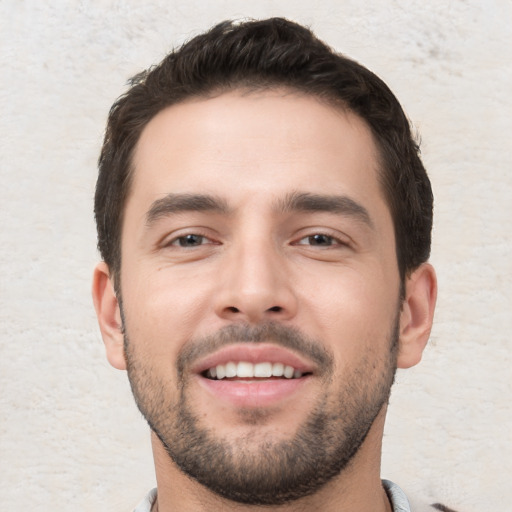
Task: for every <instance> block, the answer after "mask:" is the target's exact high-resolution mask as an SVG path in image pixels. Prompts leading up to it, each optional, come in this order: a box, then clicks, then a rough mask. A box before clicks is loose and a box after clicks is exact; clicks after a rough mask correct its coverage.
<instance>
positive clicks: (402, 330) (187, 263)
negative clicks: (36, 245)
mask: <svg viewBox="0 0 512 512" xmlns="http://www.w3.org/2000/svg"><path fill="white" fill-rule="evenodd" d="M377 160H378V159H377V150H376V148H375V144H374V141H373V139H372V135H371V133H370V131H369V129H368V128H367V127H366V125H365V124H364V122H363V121H361V120H360V119H359V118H358V117H356V116H354V115H353V114H351V113H348V112H345V111H342V110H336V109H333V108H332V107H331V106H328V105H326V104H323V103H321V102H320V101H318V100H316V99H315V98H312V97H307V96H304V95H299V94H297V93H293V92H291V91H284V90H276V91H266V92H258V93H254V92H253V93H245V92H242V91H234V92H230V93H225V94H221V95H219V96H217V97H214V98H211V99H197V100H193V101H192V100H190V101H187V102H184V103H182V104H179V105H175V106H172V107H170V108H168V109H166V110H164V111H162V112H161V113H159V114H158V115H157V116H156V117H155V118H154V119H153V120H152V121H151V122H150V123H149V124H148V126H147V127H146V128H145V130H144V131H143V133H142V136H141V139H140V141H139V143H138V146H137V149H136V152H135V158H134V167H135V176H134V181H133V185H132V190H131V194H130V195H129V198H128V201H127V204H126V208H125V217H124V222H123V229H122V248H121V249H122V266H121V286H120V288H121V291H122V312H123V314H122V315H121V309H120V304H119V301H118V299H117V297H116V296H115V293H114V287H113V283H112V282H111V281H110V279H109V272H108V268H107V267H106V265H105V264H103V263H102V264H99V265H98V267H97V268H96V271H95V276H94V284H93V297H94V301H95V306H96V310H97V313H98V318H99V322H100V328H101V330H102V334H103V338H104V341H105V344H106V348H107V356H108V358H109V361H110V362H111V364H112V365H113V366H115V367H116V368H119V369H126V368H127V366H128V372H129V377H130V382H131V384H132V389H133V391H134V395H135V398H136V400H137V402H138V405H139V408H140V409H141V410H142V411H143V412H144V413H145V415H146V418H147V419H148V421H149V423H150V425H152V427H153V429H154V430H155V431H156V432H157V433H158V435H155V434H153V449H154V456H155V465H156V471H157V481H158V488H159V498H158V500H159V509H160V510H161V511H170V510H206V509H210V508H211V507H222V510H231V509H233V510H245V509H247V510H252V509H254V508H255V507H256V508H257V504H258V503H259V504H263V503H265V501H264V500H263V499H262V498H261V496H260V497H259V498H258V499H259V501H258V499H256V500H254V497H253V498H252V501H250V500H249V499H248V498H247V497H246V498H244V499H240V501H243V502H245V503H246V505H242V504H241V503H237V502H234V501H233V500H234V499H236V498H234V497H233V496H230V495H226V494H224V495H223V493H222V492H221V491H219V489H214V488H213V487H212V485H211V484H209V483H208V482H206V480H207V476H208V473H209V472H208V471H205V474H206V476H204V475H203V476H201V477H198V476H197V475H195V476H194V475H193V476H194V478H195V479H194V478H192V479H191V478H190V477H189V476H187V475H186V474H185V473H184V472H183V471H182V469H184V470H185V471H187V469H186V468H184V466H183V464H180V462H179V461H178V463H176V462H175V461H173V459H172V458H171V457H169V454H171V455H172V456H173V457H175V458H176V451H177V450H178V449H179V444H180V442H179V441H177V440H176V439H177V438H178V437H179V434H180V429H182V428H184V425H187V427H186V430H190V428H191V425H192V430H193V431H194V432H195V433H196V434H197V433H198V432H201V433H202V435H203V438H204V436H205V435H206V437H207V441H208V442H206V443H205V444H204V446H205V450H207V453H210V454H211V453H214V451H212V447H213V446H217V447H221V449H219V450H218V451H219V453H222V454H225V453H226V452H229V454H230V457H228V459H229V461H228V462H229V463H230V464H232V465H233V468H234V473H233V474H235V472H236V470H237V469H238V470H239V471H238V473H240V468H241V467H244V468H245V469H244V471H243V473H244V474H246V473H248V469H249V468H250V467H258V466H259V465H261V467H262V468H264V472H263V473H265V472H266V473H268V472H269V471H271V469H272V465H270V466H265V465H264V463H263V462H264V461H263V456H262V453H263V452H265V453H273V454H277V455H275V457H276V458H275V459H272V460H273V463H274V464H277V463H276V462H275V460H276V459H277V460H280V459H279V456H278V455H279V453H284V452H282V448H283V447H284V446H286V445H287V444H288V445H289V444H290V442H292V441H293V440H297V439H298V437H299V436H301V435H303V434H304V429H305V428H306V425H308V422H309V423H311V422H312V420H313V419H316V420H318V419H319V418H321V421H320V422H318V421H317V425H318V424H319V423H320V424H322V425H324V426H325V428H326V429H327V430H325V429H324V433H325V436H324V437H325V438H324V439H323V442H322V443H323V444H322V443H321V445H322V446H323V447H324V448H328V450H327V451H330V452H331V455H332V456H331V459H335V458H338V459H339V453H338V452H336V451H335V449H338V448H339V447H340V446H341V447H343V446H346V445H347V439H346V438H347V435H346V431H347V430H346V429H347V428H348V429H349V430H350V429H351V428H352V430H354V429H356V430H357V429H358V430H357V432H358V434H357V437H358V439H357V442H356V445H355V448H357V447H358V446H359V449H358V450H357V451H356V450H355V448H354V446H352V447H351V448H350V450H345V452H343V450H342V452H343V453H345V455H346V453H349V452H350V453H349V456H347V457H348V459H347V460H346V461H345V463H344V464H343V465H342V467H338V468H335V470H332V468H331V473H329V475H328V478H327V477H326V478H325V481H322V482H320V483H319V484H318V485H317V486H316V487H315V488H313V489H311V490H310V491H309V492H305V491H302V493H301V494H297V495H295V496H293V497H291V496H292V495H288V497H287V498H286V499H285V498H283V499H281V501H276V502H274V505H275V508H276V509H277V508H278V507H280V509H281V510H320V509H321V510H325V511H328V510H340V509H341V510H343V509H344V508H340V507H342V506H345V507H347V510H352V509H357V510H361V511H365V510H368V511H370V510H371V511H381V510H382V511H384V510H389V503H388V502H387V500H386V497H385V493H384V491H383V490H382V488H381V487H380V476H379V470H380V449H381V439H382V431H383V425H384V417H385V412H386V404H387V397H388V394H389V388H390V386H391V382H392V378H393V374H394V370H395V367H396V366H399V367H404V368H405V367H409V366H412V365H414V364H416V363H417V362H418V361H419V360H420V359H421V353H422V351H423V348H424V346H425V344H426V342H427V340H428V336H429V333H430V328H431V323H432V316H433V310H434V304H435V296H436V281H435V274H434V271H433V269H432V267H431V266H430V265H428V264H424V265H422V266H420V267H419V268H418V269H417V270H416V271H415V272H414V273H413V274H411V275H410V276H409V277H408V279H407V282H406V283H405V291H406V296H405V300H404V302H403V303H402V304H400V300H399V290H400V282H399V274H398V267H397V261H396V254H395V238H394V231H393V224H392V219H391V216H390V213H389V209H388V207H387V205H386V203H385V200H384V197H383V194H382V191H381V189H380V186H379V182H378V164H377ZM169 194H173V195H172V196H169ZM198 195H200V196H201V197H200V198H199V199H198V198H197V196H198ZM205 197H206V198H207V199H206V200H205ZM312 197H313V199H315V200H313V201H311V200H310V199H311V198H312ZM183 198H185V201H183ZM191 198H192V200H191ZM298 198H299V199H298ZM304 198H306V199H308V200H309V202H308V200H306V201H304ZM318 198H321V200H318ZM326 198H328V199H329V198H330V199H332V198H335V200H331V202H329V201H326V200H325V199H326ZM187 201H188V203H187ZM315 201H316V202H315ZM333 204H335V205H336V206H335V207H333ZM194 235H196V236H194ZM187 237H188V238H187ZM121 316H122V318H121ZM122 324H123V325H124V334H126V339H124V336H123V328H122ZM276 325H277V326H278V328H277V329H274V330H272V326H276ZM233 326H235V327H233ZM265 326H266V328H267V335H262V334H261V333H262V332H265V330H264V329H265ZM280 328H281V330H288V331H287V332H294V333H298V334H299V337H300V339H301V340H305V341H306V342H307V343H309V345H310V346H312V347H316V352H317V353H320V354H322V355H323V356H324V357H325V358H324V359H321V358H320V359H317V358H315V355H314V352H315V351H314V350H313V351H312V352H308V350H307V349H305V348H304V344H301V342H299V343H298V344H294V342H289V343H288V344H287V343H286V341H283V340H282V339H281V337H280V330H279V329H280ZM230 329H231V331H230ZM219 333H227V334H226V335H225V336H224V337H223V338H222V340H223V341H221V342H219V341H218V339H217V338H215V336H218V335H219ZM244 333H245V334H244ZM257 333H259V334H257ZM244 336H245V338H247V339H244ZM285 337H286V336H285ZM216 340H217V341H216ZM242 345H243V346H244V347H247V346H249V347H250V348H249V351H250V350H253V348H252V347H254V346H258V347H260V349H261V347H263V349H261V350H262V351H263V353H264V354H263V355H262V356H261V357H262V358H263V360H265V357H266V356H265V354H268V353H270V352H271V351H272V350H273V349H274V348H275V347H279V348H280V349H281V350H282V351H283V353H285V354H290V353H291V354H293V355H294V357H297V358H299V360H300V363H301V364H303V366H304V368H305V369H307V370H308V375H307V377H306V378H303V379H301V382H300V384H299V385H298V386H297V387H296V388H294V389H293V390H292V391H290V392H286V393H284V394H282V395H279V396H277V395H276V397H274V398H273V399H271V400H269V401H264V400H263V401H262V399H261V393H259V392H258V391H257V389H256V387H253V388H252V389H254V391H253V392H249V393H248V397H246V398H244V399H242V400H241V401H240V400H238V401H236V402H234V401H233V400H232V399H231V398H230V396H226V395H225V394H223V393H219V392H217V391H215V390H213V391H212V389H211V388H209V387H208V385H206V386H205V385H204V384H205V379H204V377H202V376H201V374H200V373H198V371H199V370H200V369H201V370H202V369H203V367H202V366H201V364H202V362H204V361H206V360H207V358H208V357H215V355H216V354H218V353H219V351H221V350H223V349H224V348H225V347H226V346H235V347H239V346H242ZM198 347H199V348H198ZM204 347H206V348H204ZM265 351H266V352H265ZM247 386H254V385H253V384H252V383H248V384H247ZM319 415H320V416H319ZM188 420H190V421H188ZM362 425H363V426H362ZM306 430H307V429H306ZM310 432H315V433H316V434H318V432H317V431H312V430H311V429H310ZM200 437H201V436H200ZM317 437H321V436H317ZM191 439H193V443H194V446H195V445H196V444H198V445H200V443H201V442H202V441H200V440H199V438H198V437H191V438H187V437H185V440H184V443H183V446H182V447H181V450H182V451H185V452H186V446H190V440H191ZM306 439H307V436H306ZM212 443H213V444H212ZM215 443H216V444H215ZM308 444H310V442H309V441H307V442H306V444H305V445H303V446H302V448H301V449H302V450H303V449H304V446H306V445H308ZM333 444H334V445H335V446H334V447H333V446H332V445H333ZM175 446H177V447H178V448H176V449H175ZM263 448H264V449H263ZM320 452H321V450H320V449H319V448H318V447H316V449H314V450H312V454H310V455H308V457H307V458H308V459H309V460H310V459H311V457H313V456H315V455H314V454H316V453H320ZM203 455H204V454H203ZM203 460H204V461H206V462H210V461H209V460H208V458H206V459H203ZM219 460H220V461H221V462H222V464H219V467H222V465H224V466H225V465H226V460H225V459H222V460H221V459H219ZM283 460H284V459H283ZM244 461H248V462H247V466H246V467H245V466H240V464H242V463H243V462H244ZM349 461H350V462H349ZM306 462H307V461H306ZM279 464H282V462H279ZM178 465H181V466H182V469H180V468H179V467H178ZM196 465H197V464H196ZM203 465H204V464H203ZM312 466H313V467H315V468H318V471H320V469H321V468H328V467H330V466H329V464H328V462H327V460H326V459H325V458H323V459H322V458H320V459H319V460H318V461H316V462H315V463H314V464H313V463H312ZM320 472H321V471H320ZM211 473H219V468H216V466H215V464H213V463H212V468H211ZM278 473H280V471H279V472H278ZM260 477H261V474H260ZM205 478H206V480H205ZM294 479H296V478H295V477H294ZM196 480H199V482H198V481H196ZM260 483H261V479H260ZM356 484H357V485H356ZM283 496H284V494H283ZM289 499H294V500H295V501H294V502H291V503H290V502H287V500H289ZM267 503H269V504H270V502H267Z"/></svg>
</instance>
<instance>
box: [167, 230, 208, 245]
mask: <svg viewBox="0 0 512 512" xmlns="http://www.w3.org/2000/svg"><path fill="white" fill-rule="evenodd" d="M209 242H210V240H209V239H208V238H206V237H205V236H203V235H197V234H195V233H190V234H188V235H183V236H179V237H178V238H175V239H174V240H172V241H171V242H170V243H169V245H171V246H175V247H199V246H200V245H204V244H207V243H209Z"/></svg>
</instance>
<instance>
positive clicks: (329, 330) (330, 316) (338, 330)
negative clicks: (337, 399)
mask: <svg viewBox="0 0 512 512" xmlns="http://www.w3.org/2000/svg"><path fill="white" fill-rule="evenodd" d="M303 276H304V274H303ZM305 281H306V280H305V279H304V277H303V278H302V281H300V280H298V281H296V282H297V289H302V290H304V291H305V292H306V291H307V292H306V293H303V294H302V297H301V302H302V303H303V311H304V312H305V318H303V320H304V322H305V323H304V328H305V329H307V331H308V332H309V333H310V334H311V335H313V336H316V337H318V338H319V339H322V340H323V341H324V342H325V343H328V344H329V345H330V346H331V347H332V349H333V350H334V351H335V352H339V351H342V352H343V354H342V355H341V356H340V357H344V358H355V357H359V356H361V355H362V354H363V353H367V352H368V351H375V350H377V351H378V350H379V347H387V346H388V341H389V335H390V331H391V329H392V326H393V322H394V320H395V317H396V311H397V307H398V296H399V295H398V285H397V282H393V281H392V280H390V279H388V276H387V275H386V274H385V273H384V272H382V271H380V270H378V271H375V272H373V273H368V271H367V270H366V272H359V271H357V270H356V269H347V268H345V269H338V271H334V270H333V269H331V270H330V272H329V275H328V277H326V278H325V279H319V275H318V274H317V275H315V278H314V279H311V280H310V281H311V282H309V283H308V282H305ZM308 316H309V319H308V318H307V317H308ZM307 324H309V325H307ZM315 324H316V325H315ZM311 329H313V330H311ZM315 331H316V332H315Z"/></svg>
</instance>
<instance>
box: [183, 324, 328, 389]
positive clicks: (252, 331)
mask: <svg viewBox="0 0 512 512" xmlns="http://www.w3.org/2000/svg"><path fill="white" fill-rule="evenodd" d="M262 342H271V343H274V344H276V345H280V346H282V347H285V348H288V349H291V350H293V351H295V352H298V353H299V354H301V355H303V356H305V357H306V358H308V359H310V360H312V361H313V362H315V363H316V364H317V365H318V367H319V368H320V369H321V370H322V373H324V374H325V375H330V374H332V372H333V368H334V357H333V354H332V353H331V352H330V351H329V350H328V349H327V348H326V347H324V346H323V344H322V343H321V342H319V341H317V340H314V339H311V338H310V337H308V336H306V335H305V334H304V333H302V332H301V331H300V330H299V329H297V328H296V327H291V326H286V325H282V324H280V323H277V322H272V321H270V322H265V323H262V324H258V325H249V324H231V325H227V326H225V327H221V328H220V329H219V330H218V331H217V332H215V333H212V334H209V335H206V336H202V337H198V338H195V339H193V340H191V341H190V342H188V343H187V344H186V346H185V347H184V348H183V350H182V351H181V352H180V354H179V355H178V358H177V360H176V369H177V372H178V378H179V379H180V380H182V378H183V376H184V375H185V373H186V370H187V368H189V367H190V366H191V365H193V364H194V362H195V361H197V360H198V359H200V358H202V357H205V356H207V355H209V354H211V353H213V352H216V351H217V350H219V349H221V348H223V347H225V346H227V345H232V344H234V343H262Z"/></svg>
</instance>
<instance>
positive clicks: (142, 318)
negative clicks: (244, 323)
mask: <svg viewBox="0 0 512 512" xmlns="http://www.w3.org/2000/svg"><path fill="white" fill-rule="evenodd" d="M126 274H128V271H127V272H126ZM135 276H136V277H135ZM125 283H126V284H123V309H124V313H125V320H126V332H127V334H128V335H129V337H130V341H131V342H132V343H133V342H136V343H137V345H138V347H139V349H140V350H143V351H144V352H145V353H147V354H151V355H152V357H154V358H158V357H160V356H161V357H165V359H166V360H168V358H169V356H171V355H173V356H174V355H175V354H177V353H178V352H179V350H180V348H181V347H182V346H183V344H184V343H186V342H187V341H188V340H189V339H190V338H191V337H194V336H195V335H196V329H197V325H198V324H199V323H200V320H201V317H202V315H203V314H204V313H205V310H206V309H207V308H208V305H209V302H210V301H209V300H208V297H209V292H208V287H207V285H206V282H205V280H203V279H200V278H199V277H196V278H191V277H190V276H183V275H180V273H179V272H170V270H169V269H165V268H163V269H157V270H153V271H149V272H139V273H138V274H135V273H132V274H131V280H130V281H129V282H127V281H126V280H125Z"/></svg>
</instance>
